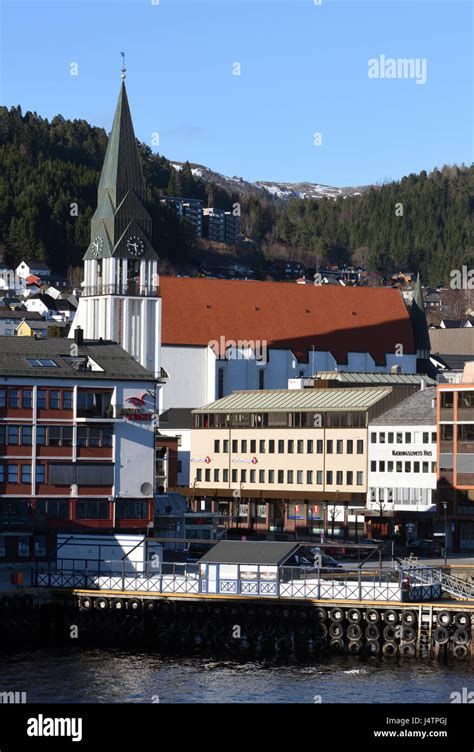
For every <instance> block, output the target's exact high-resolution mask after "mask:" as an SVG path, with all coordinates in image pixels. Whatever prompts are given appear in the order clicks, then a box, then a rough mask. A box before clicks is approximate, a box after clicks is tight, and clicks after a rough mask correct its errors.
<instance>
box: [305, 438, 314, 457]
mask: <svg viewBox="0 0 474 752" xmlns="http://www.w3.org/2000/svg"><path fill="white" fill-rule="evenodd" d="M313 446H314V444H313V440H312V439H308V440H307V442H306V451H307V452H308V454H313Z"/></svg>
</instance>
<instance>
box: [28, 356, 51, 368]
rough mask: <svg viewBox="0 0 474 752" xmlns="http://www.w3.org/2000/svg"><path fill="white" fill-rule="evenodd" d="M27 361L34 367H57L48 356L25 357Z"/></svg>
mask: <svg viewBox="0 0 474 752" xmlns="http://www.w3.org/2000/svg"><path fill="white" fill-rule="evenodd" d="M27 361H28V363H29V364H30V366H34V367H35V368H57V367H58V364H57V363H55V362H54V360H51V359H50V358H27Z"/></svg>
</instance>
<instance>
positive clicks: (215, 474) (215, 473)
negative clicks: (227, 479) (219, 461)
mask: <svg viewBox="0 0 474 752" xmlns="http://www.w3.org/2000/svg"><path fill="white" fill-rule="evenodd" d="M214 483H219V469H218V468H217V467H216V468H214Z"/></svg>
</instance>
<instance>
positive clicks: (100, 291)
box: [82, 281, 160, 298]
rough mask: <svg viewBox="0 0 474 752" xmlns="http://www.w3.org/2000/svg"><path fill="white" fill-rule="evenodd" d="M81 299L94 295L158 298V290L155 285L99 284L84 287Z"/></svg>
mask: <svg viewBox="0 0 474 752" xmlns="http://www.w3.org/2000/svg"><path fill="white" fill-rule="evenodd" d="M82 295H83V297H91V296H93V295H94V296H95V295H135V296H137V297H153V298H159V297H160V288H159V287H156V285H149V284H146V285H141V284H140V283H139V282H135V281H129V282H128V283H127V284H126V285H120V284H111V285H102V284H101V283H100V281H99V284H97V285H92V286H88V287H84V288H83V291H82Z"/></svg>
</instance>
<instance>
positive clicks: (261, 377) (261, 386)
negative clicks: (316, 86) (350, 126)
mask: <svg viewBox="0 0 474 752" xmlns="http://www.w3.org/2000/svg"><path fill="white" fill-rule="evenodd" d="M258 388H259V389H265V371H264V370H263V368H260V369H259V371H258Z"/></svg>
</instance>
